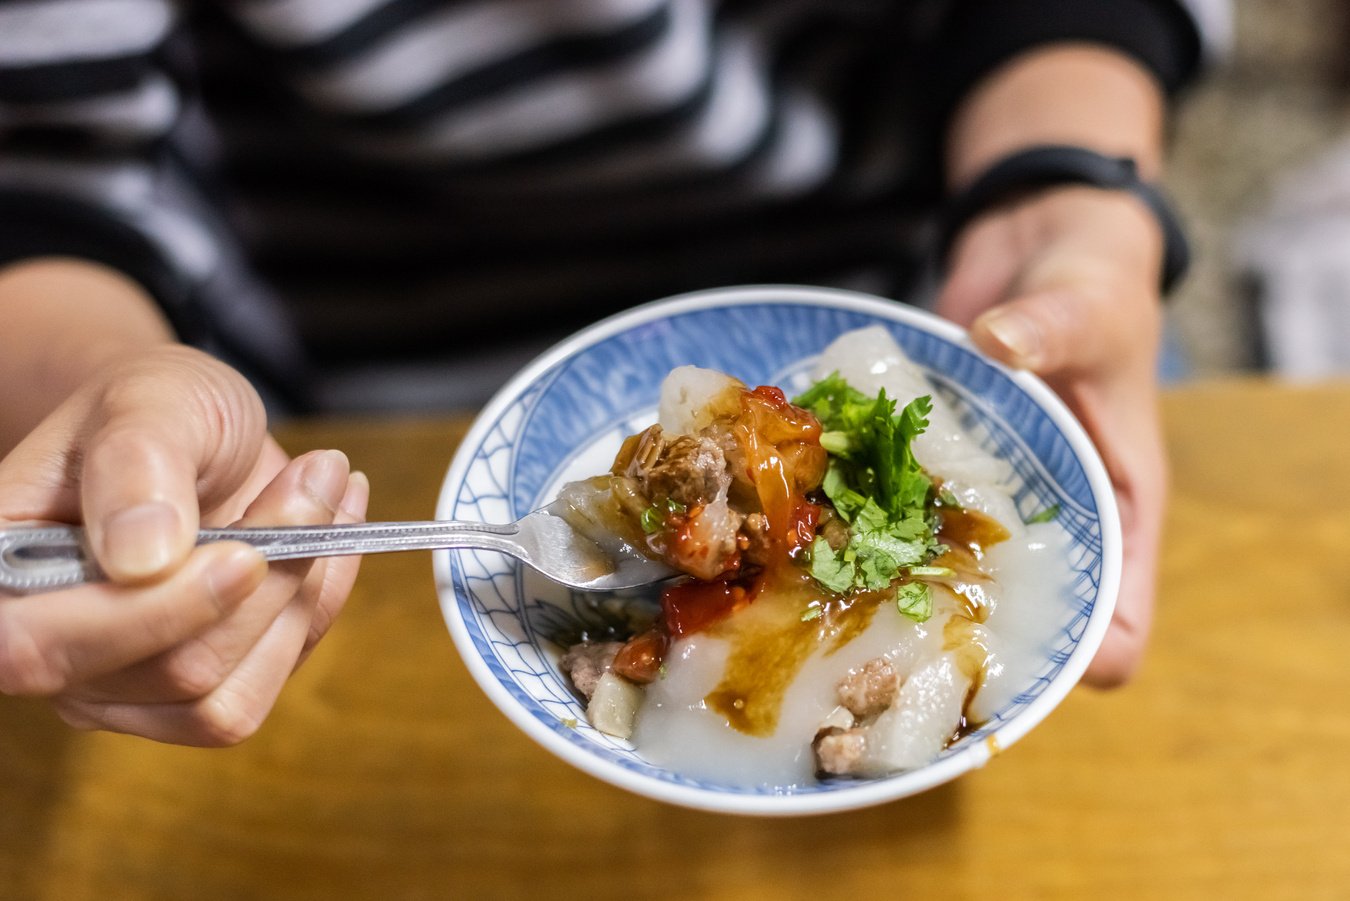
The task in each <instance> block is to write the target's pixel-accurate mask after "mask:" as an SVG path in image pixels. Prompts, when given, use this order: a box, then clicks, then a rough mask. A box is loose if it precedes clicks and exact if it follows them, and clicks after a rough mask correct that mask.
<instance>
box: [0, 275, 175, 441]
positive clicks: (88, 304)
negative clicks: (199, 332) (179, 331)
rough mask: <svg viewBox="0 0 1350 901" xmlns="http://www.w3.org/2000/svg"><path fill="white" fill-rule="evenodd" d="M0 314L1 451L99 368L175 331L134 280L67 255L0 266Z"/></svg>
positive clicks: (167, 340) (170, 336)
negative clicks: (1, 327) (2, 385)
mask: <svg viewBox="0 0 1350 901" xmlns="http://www.w3.org/2000/svg"><path fill="white" fill-rule="evenodd" d="M0 317H3V319H0V321H3V322H4V323H5V327H4V329H0V380H3V384H5V385H8V386H10V390H8V391H6V393H5V401H4V403H3V404H0V455H3V454H5V453H8V452H9V450H10V449H12V448H13V447H14V445H15V444H17V443H18V442H19V441H20V440H21V439H22V438H23V437H24V435H26V434H28V432H29V431H31V430H32V428H33V427H34V426H35V425H37V423H38V422H40V421H41V420H42V419H43V418H44V417H45V416H46V415H47V414H48V413H50V412H51V411H52V410H53V409H55V408H56V407H57V406H58V405H59V404H60V403H61V402H62V401H64V400H65V399H66V398H67V397H69V396H70V395H71V393H72V392H74V391H75V389H76V388H78V387H79V386H80V385H81V384H83V383H84V382H85V381H87V380H88V379H89V378H90V377H91V376H93V375H94V374H95V373H96V372H98V371H99V370H101V369H102V368H103V367H105V366H107V365H109V364H111V363H113V362H116V361H117V360H120V359H123V358H126V357H128V356H132V355H135V354H137V353H140V352H143V351H144V350H146V349H147V348H149V347H153V346H155V345H158V344H163V343H166V342H170V341H172V340H173V337H174V336H173V332H172V331H171V330H170V328H169V326H168V324H167V323H166V322H165V320H164V317H163V316H162V315H161V314H160V312H159V309H158V307H157V306H156V305H155V302H154V301H153V300H152V299H151V298H150V297H149V295H147V294H146V293H145V291H144V290H143V289H142V288H141V287H140V286H139V285H137V284H136V283H135V282H133V281H131V280H130V279H128V278H126V277H125V276H123V275H121V274H120V273H117V272H115V271H114V270H112V269H109V268H107V267H104V266H101V265H99V264H96V263H90V262H87V261H83V260H76V259H69V258H55V257H53V258H41V259H33V260H27V261H24V262H21V263H15V264H13V265H10V266H7V267H4V268H0Z"/></svg>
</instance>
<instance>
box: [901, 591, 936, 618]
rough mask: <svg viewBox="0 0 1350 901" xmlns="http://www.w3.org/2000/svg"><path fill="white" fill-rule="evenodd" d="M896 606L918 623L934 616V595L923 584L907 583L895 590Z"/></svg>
mask: <svg viewBox="0 0 1350 901" xmlns="http://www.w3.org/2000/svg"><path fill="white" fill-rule="evenodd" d="M895 606H896V608H897V609H899V611H900V612H901V613H903V614H904V615H905V616H908V617H909V618H910V619H912V620H914V621H915V622H916V623H922V622H927V621H928V618H929V617H930V616H932V615H933V593H932V592H931V591H929V590H928V586H927V585H925V584H924V583H923V582H905V583H904V584H903V585H901V586H899V587H898V588H897V589H896V590H895Z"/></svg>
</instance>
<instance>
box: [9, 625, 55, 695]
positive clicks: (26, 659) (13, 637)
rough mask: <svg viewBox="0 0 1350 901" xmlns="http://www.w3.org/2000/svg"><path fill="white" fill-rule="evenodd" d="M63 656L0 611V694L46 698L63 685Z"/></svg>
mask: <svg viewBox="0 0 1350 901" xmlns="http://www.w3.org/2000/svg"><path fill="white" fill-rule="evenodd" d="M64 661H65V655H64V653H63V652H61V651H60V650H59V649H57V648H48V647H44V643H43V642H42V641H41V640H40V639H39V638H38V636H37V635H36V634H34V633H33V631H32V630H30V629H28V628H27V627H26V626H25V625H24V624H23V623H22V622H16V621H15V618H14V617H12V616H4V615H3V612H2V611H0V694H6V695H13V696H26V697H47V696H50V695H55V694H58V693H60V692H61V691H63V690H64V689H65V688H66V676H65V673H66V671H67V668H66V666H65V665H64Z"/></svg>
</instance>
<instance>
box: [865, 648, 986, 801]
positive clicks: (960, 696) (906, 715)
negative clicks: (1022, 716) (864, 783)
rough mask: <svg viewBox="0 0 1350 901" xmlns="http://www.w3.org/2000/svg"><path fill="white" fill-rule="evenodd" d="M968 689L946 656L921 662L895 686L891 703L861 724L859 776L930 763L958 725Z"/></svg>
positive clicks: (952, 661) (954, 664) (942, 655)
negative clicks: (865, 724)
mask: <svg viewBox="0 0 1350 901" xmlns="http://www.w3.org/2000/svg"><path fill="white" fill-rule="evenodd" d="M969 689H970V679H969V678H968V677H967V676H965V675H964V674H963V673H962V671H961V667H960V666H959V665H958V663H957V661H956V658H955V657H954V656H953V655H952V654H950V653H944V654H941V655H939V656H938V657H936V658H930V659H929V660H927V661H926V662H924V663H923V664H921V665H920V666H919V667H918V668H917V669H915V670H914V671H913V672H912V673H910V675H909V677H908V678H907V679H905V681H904V684H903V685H901V686H900V696H899V697H898V698H897V699H896V702H895V704H893V705H892V706H891V707H890V708H889V709H887V710H886V712H884V713H882V714H881V715H880V716H878V717H877V718H876V720H875V721H873V723H872V724H871V725H870V726H868V727H867V728H866V730H865V732H864V734H865V737H866V751H865V752H864V755H863V758H862V760H861V761H860V770H861V774H862V775H867V776H882V775H885V774H887V773H893V772H896V771H898V770H907V769H914V768H916V767H921V766H924V765H925V764H927V763H928V762H930V761H931V760H932V759H933V758H934V757H936V756H937V755H938V754H939V753H940V752H941V751H942V749H943V748H944V747H946V745H947V741H948V739H950V738H951V737H952V734H953V733H954V732H956V729H957V727H958V726H959V725H960V723H961V707H962V705H963V704H964V703H965V698H966V693H967V691H968V690H969Z"/></svg>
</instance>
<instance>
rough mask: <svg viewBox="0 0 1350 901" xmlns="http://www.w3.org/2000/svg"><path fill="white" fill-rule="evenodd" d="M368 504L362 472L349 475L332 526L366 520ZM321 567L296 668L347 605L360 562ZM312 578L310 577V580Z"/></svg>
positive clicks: (332, 562)
mask: <svg viewBox="0 0 1350 901" xmlns="http://www.w3.org/2000/svg"><path fill="white" fill-rule="evenodd" d="M369 500H370V480H369V479H367V478H366V474H365V473H363V472H354V473H352V476H351V480H350V481H349V482H348V483H347V495H346V497H344V498H343V499H342V505H341V508H340V509H339V512H338V516H337V518H336V519H335V520H334V522H364V521H365V518H366V505H367V503H368V502H369ZM320 564H321V566H322V567H323V569H322V571H321V572H320V573H319V574H318V575H320V577H321V586H320V588H319V592H318V603H317V604H316V605H315V608H314V613H313V615H312V616H311V617H310V621H309V634H308V636H306V638H305V646H304V649H303V650H302V651H301V652H300V659H299V660H298V661H296V666H299V665H300V664H301V663H303V662H304V661H305V659H306V658H307V657H308V656H309V654H310V652H311V651H313V650H314V646H315V645H317V644H318V643H319V641H320V639H322V638H323V637H324V635H326V634H327V633H328V629H329V628H330V627H331V626H332V624H333V621H334V620H335V619H337V616H338V614H339V613H341V612H342V608H343V606H344V605H345V604H346V603H347V597H348V595H350V594H351V591H352V586H353V585H354V584H355V583H356V575H357V573H358V572H359V570H360V568H361V558H360V557H358V556H352V557H333V558H331V559H328V560H323V561H320ZM314 575H315V574H313V573H312V574H311V576H310V577H311V578H313V577H314Z"/></svg>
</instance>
